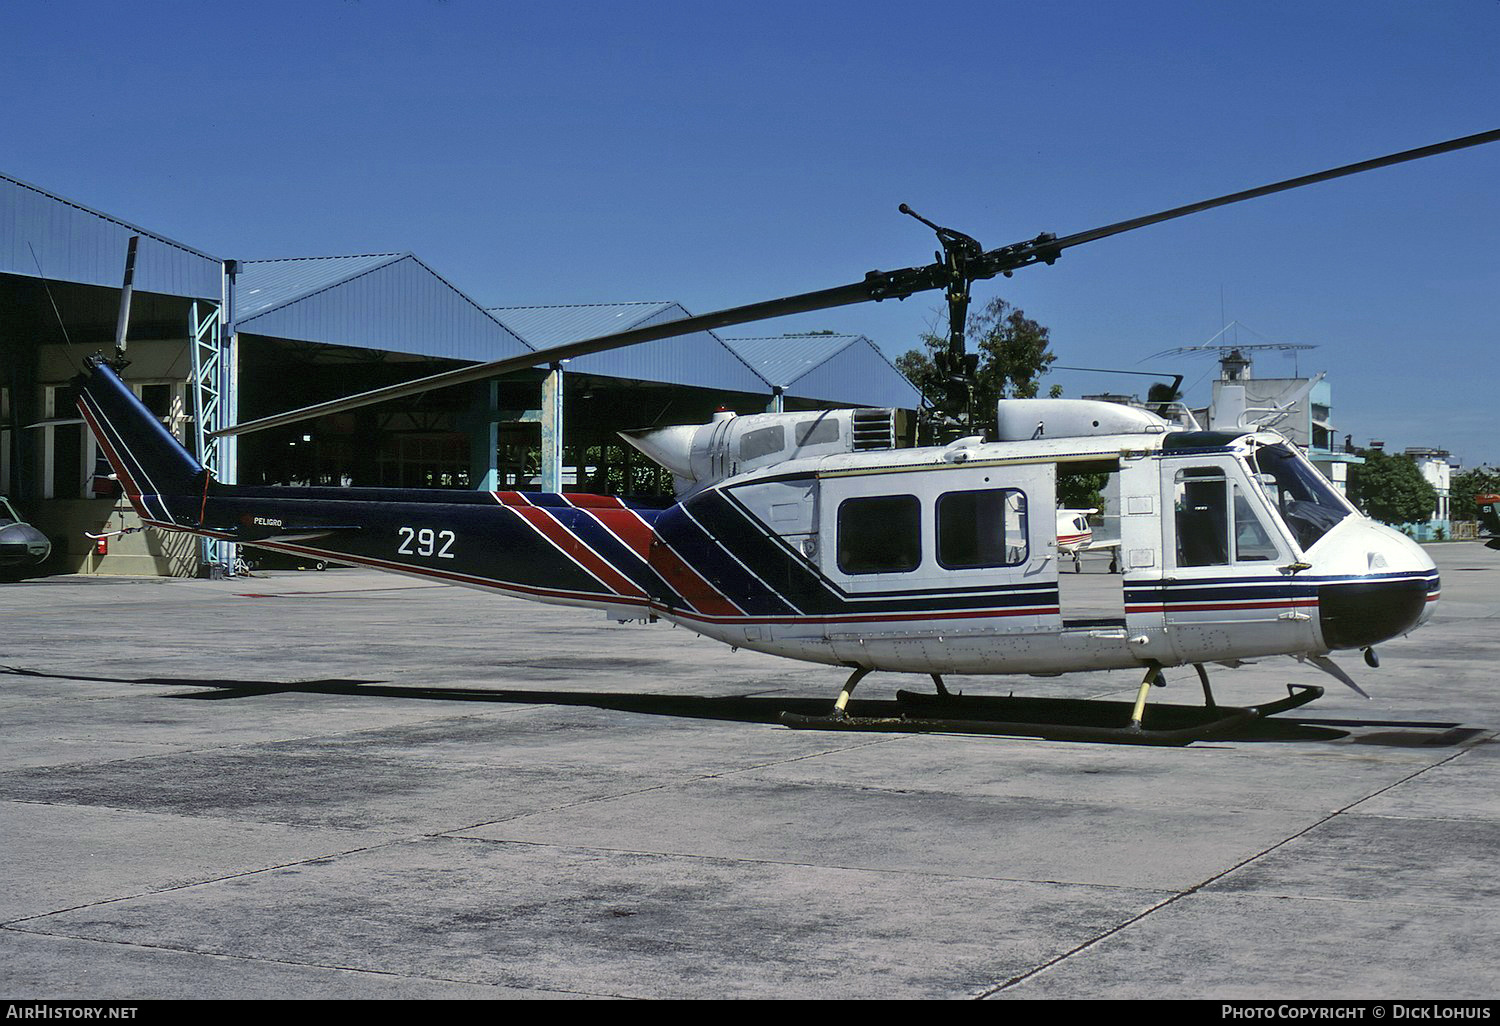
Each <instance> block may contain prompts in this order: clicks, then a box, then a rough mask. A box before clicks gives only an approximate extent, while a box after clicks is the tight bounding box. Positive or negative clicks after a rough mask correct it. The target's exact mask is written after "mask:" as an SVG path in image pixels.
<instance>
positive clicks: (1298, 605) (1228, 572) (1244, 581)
mask: <svg viewBox="0 0 1500 1026" xmlns="http://www.w3.org/2000/svg"><path fill="white" fill-rule="evenodd" d="M1161 486H1162V496H1163V501H1164V502H1165V503H1167V504H1168V505H1167V508H1166V510H1165V511H1164V514H1165V515H1164V516H1163V517H1162V536H1163V537H1162V541H1163V557H1164V561H1165V567H1164V569H1165V574H1164V579H1163V581H1162V587H1161V593H1160V599H1161V607H1162V610H1163V613H1164V615H1165V618H1166V626H1167V633H1168V636H1169V638H1170V639H1171V643H1172V646H1173V648H1174V649H1175V651H1176V653H1177V656H1178V658H1179V659H1181V660H1182V661H1184V662H1197V661H1201V660H1222V659H1225V658H1243V657H1246V656H1253V655H1259V654H1263V653H1266V652H1276V651H1286V650H1287V649H1288V648H1293V647H1296V642H1298V641H1299V640H1301V639H1303V638H1304V636H1306V635H1309V634H1310V631H1311V619H1312V618H1311V615H1310V613H1311V610H1309V609H1307V608H1304V607H1305V605H1306V603H1305V602H1304V601H1303V598H1302V597H1301V593H1300V590H1299V585H1298V583H1297V582H1296V581H1295V579H1293V578H1291V577H1290V576H1289V575H1288V574H1286V573H1284V572H1283V571H1282V568H1284V567H1286V566H1287V565H1288V564H1289V563H1291V562H1292V552H1291V548H1290V546H1289V544H1288V542H1287V540H1286V538H1285V537H1284V536H1283V534H1282V532H1281V530H1279V529H1278V527H1277V524H1276V520H1275V517H1274V516H1273V515H1272V514H1271V513H1270V510H1269V507H1268V505H1267V501H1266V497H1265V494H1264V492H1263V491H1262V490H1261V488H1260V486H1259V485H1257V484H1256V483H1255V482H1254V481H1253V480H1252V479H1251V478H1250V477H1249V475H1248V474H1247V473H1246V471H1245V468H1244V465H1243V464H1242V463H1241V462H1240V461H1239V460H1237V459H1235V458H1234V457H1233V456H1230V455H1223V456H1207V455H1205V456H1199V457H1194V458H1182V459H1165V460H1162V461H1161Z"/></svg>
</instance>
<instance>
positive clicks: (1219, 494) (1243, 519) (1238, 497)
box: [1176, 467, 1280, 566]
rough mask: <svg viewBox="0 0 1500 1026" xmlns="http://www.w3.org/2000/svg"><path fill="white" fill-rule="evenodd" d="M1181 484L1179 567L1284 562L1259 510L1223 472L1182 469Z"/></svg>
mask: <svg viewBox="0 0 1500 1026" xmlns="http://www.w3.org/2000/svg"><path fill="white" fill-rule="evenodd" d="M1176 484H1177V494H1176V513H1177V565H1178V566H1223V565H1227V564H1229V563H1261V562H1267V561H1269V560H1273V559H1277V558H1278V557H1279V555H1280V553H1278V552H1277V550H1276V542H1275V541H1274V540H1273V536H1272V534H1271V532H1270V531H1269V530H1267V529H1266V525H1265V523H1264V522H1263V521H1262V519H1261V517H1260V516H1259V515H1258V514H1257V512H1256V510H1255V507H1254V506H1253V505H1252V504H1251V502H1250V500H1249V498H1248V497H1247V496H1246V495H1245V493H1244V491H1243V490H1242V489H1241V488H1240V486H1239V485H1238V484H1236V483H1233V482H1231V481H1230V480H1229V479H1228V478H1227V477H1226V476H1225V474H1224V471H1223V470H1221V469H1219V468H1218V467H1194V468H1192V469H1189V470H1180V471H1178V472H1177V478H1176Z"/></svg>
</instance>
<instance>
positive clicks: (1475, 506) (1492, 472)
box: [1448, 467, 1500, 520]
mask: <svg viewBox="0 0 1500 1026" xmlns="http://www.w3.org/2000/svg"><path fill="white" fill-rule="evenodd" d="M1481 495H1500V470H1496V469H1495V468H1494V467H1475V468H1474V469H1473V470H1465V471H1464V472H1463V473H1462V474H1454V475H1453V479H1452V480H1451V481H1450V482H1449V483H1448V512H1449V515H1450V516H1451V517H1452V518H1453V519H1454V520H1478V519H1479V496H1481Z"/></svg>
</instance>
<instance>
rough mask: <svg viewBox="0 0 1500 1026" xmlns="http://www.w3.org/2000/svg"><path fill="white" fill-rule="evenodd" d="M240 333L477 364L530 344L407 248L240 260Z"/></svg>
mask: <svg viewBox="0 0 1500 1026" xmlns="http://www.w3.org/2000/svg"><path fill="white" fill-rule="evenodd" d="M235 293H236V300H235V302H236V305H237V307H238V311H237V313H236V316H235V318H234V323H235V328H236V330H239V331H245V332H250V333H252V334H256V335H267V336H270V337H273V338H288V339H300V340H301V341H304V342H321V343H324V344H326V345H336V346H352V347H357V348H362V349H381V350H385V351H386V352H392V353H412V354H416V355H420V356H436V357H441V358H444V359H450V360H469V361H472V362H475V363H484V362H488V361H490V360H500V359H505V358H507V357H511V356H518V355H520V354H522V353H527V352H530V351H531V349H532V347H531V346H530V345H528V344H527V343H526V342H525V341H523V340H522V339H521V338H520V337H519V336H517V335H516V334H515V333H514V332H512V331H511V330H510V329H509V328H507V327H506V326H505V325H503V324H501V323H500V322H499V321H498V320H496V319H495V318H494V317H492V316H491V315H490V314H488V313H486V312H485V310H484V309H483V308H482V307H480V306H479V304H477V303H475V302H474V301H473V300H472V299H470V298H469V297H468V296H466V295H464V294H463V293H462V292H460V291H459V290H458V289H456V288H454V287H453V286H452V285H451V284H449V283H448V282H447V281H446V280H445V279H444V278H443V277H442V276H441V275H439V274H437V273H436V272H434V271H433V270H432V269H431V268H430V267H428V266H427V265H426V264H424V263H422V261H420V260H418V259H417V258H416V257H415V256H413V255H412V254H410V253H374V254H366V255H363V256H349V257H300V258H292V259H285V260H246V261H244V262H243V263H241V265H240V274H239V276H238V279H237V282H236V288H235Z"/></svg>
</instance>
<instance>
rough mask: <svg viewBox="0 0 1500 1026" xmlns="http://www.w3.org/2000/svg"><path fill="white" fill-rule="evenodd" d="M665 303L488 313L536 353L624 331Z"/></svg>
mask: <svg viewBox="0 0 1500 1026" xmlns="http://www.w3.org/2000/svg"><path fill="white" fill-rule="evenodd" d="M674 307H675V308H676V309H677V310H678V311H680V313H679V314H678V316H680V317H686V316H687V311H685V310H683V309H682V308H681V307H680V306H677V304H676V303H670V302H667V301H665V300H657V301H651V302H635V303H581V304H576V305H571V306H494V307H488V308H487V309H488V310H489V312H490V313H492V314H494V315H495V316H496V317H498V318H499V319H500V320H501V321H502V322H504V324H505V325H506V327H508V328H510V330H511V331H514V332H515V333H516V334H517V335H520V336H521V337H522V338H524V339H525V340H526V341H527V342H529V343H531V344H532V345H533V346H535V347H536V348H538V349H548V348H551V347H552V346H560V345H565V344H567V343H569V342H577V341H579V340H581V339H586V338H598V337H599V336H600V335H612V334H614V333H615V332H617V331H628V330H629V329H631V328H635V327H639V326H640V325H641V324H643V323H645V322H646V321H648V320H650V319H651V318H653V317H656V316H658V315H660V314H662V313H665V312H667V311H669V310H671V309H672V308H674Z"/></svg>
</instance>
